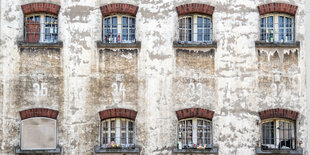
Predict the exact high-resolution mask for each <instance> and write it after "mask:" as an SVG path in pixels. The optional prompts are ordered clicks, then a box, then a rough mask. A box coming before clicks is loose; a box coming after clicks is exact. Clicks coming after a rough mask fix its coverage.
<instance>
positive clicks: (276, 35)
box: [259, 13, 295, 43]
mask: <svg viewBox="0 0 310 155" xmlns="http://www.w3.org/2000/svg"><path fill="white" fill-rule="evenodd" d="M268 17H273V27H268ZM279 17H284V21H283V22H284V23H283V24H284V27H283V28H281V29H283V39H280V27H279ZM263 18H266V23H265V24H266V27H263V26H262V25H263V24H262V19H263ZM286 18H290V19H291V24H292V26H291V27H286V20H285V19H286ZM259 19H260V21H259V23H260V36H259V40H260V41H263V42H275V43H292V42H295V18H294V16H291V15H287V14H278V13H271V14H265V15H263V16H260V18H259ZM271 30H273V41H272V40H271V39H270V34H271ZM287 30H291V33H292V34H291V35H292V38H291V39H289V38H288V37H286V36H285V35H286V34H287V33H286V31H287ZM264 35H265V37H263V36H264Z"/></svg>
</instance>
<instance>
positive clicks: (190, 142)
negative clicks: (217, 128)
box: [177, 118, 213, 148]
mask: <svg viewBox="0 0 310 155" xmlns="http://www.w3.org/2000/svg"><path fill="white" fill-rule="evenodd" d="M199 120H201V121H203V122H204V123H209V124H208V125H209V126H205V127H203V139H205V141H204V140H203V144H200V146H204V145H206V148H212V145H213V129H212V121H210V120H207V119H203V118H187V119H182V120H179V122H178V127H177V139H178V144H179V143H180V142H181V143H182V148H183V146H186V147H187V148H193V147H194V144H195V145H196V147H197V146H198V145H197V144H198V121H199ZM187 121H192V125H191V126H189V125H187ZM182 122H184V124H185V127H183V128H184V129H183V128H182V125H181V124H182ZM208 127H209V130H210V131H209V134H210V137H207V133H204V130H208ZM188 128H189V129H191V131H192V136H191V140H188V139H187V138H188V137H190V136H188V135H187V134H188V131H187V130H188ZM183 130H185V135H184V134H182V133H183V132H182V131H183ZM205 134H206V136H204V135H205ZM180 137H182V138H180ZM183 137H184V138H185V139H183ZM207 139H210V143H209V144H208V143H207V141H208V140H207Z"/></svg>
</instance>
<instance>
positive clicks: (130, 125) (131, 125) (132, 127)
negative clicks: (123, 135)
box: [128, 122, 134, 131]
mask: <svg viewBox="0 0 310 155" xmlns="http://www.w3.org/2000/svg"><path fill="white" fill-rule="evenodd" d="M128 130H129V131H133V130H134V124H133V122H129V123H128Z"/></svg>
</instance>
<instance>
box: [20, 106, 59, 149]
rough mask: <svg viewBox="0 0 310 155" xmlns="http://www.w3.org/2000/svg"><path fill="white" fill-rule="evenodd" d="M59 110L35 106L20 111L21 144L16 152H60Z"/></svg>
mask: <svg viewBox="0 0 310 155" xmlns="http://www.w3.org/2000/svg"><path fill="white" fill-rule="evenodd" d="M58 113H59V112H58V111H56V110H52V109H46V108H33V109H27V110H23V111H20V112H19V114H20V118H21V123H20V146H18V147H16V149H15V153H16V154H26V153H27V154H28V153H29V154H32V153H34V154H36V153H38V152H40V153H43V154H44V153H53V154H60V152H61V151H60V150H61V149H60V147H59V146H58V145H57V116H58Z"/></svg>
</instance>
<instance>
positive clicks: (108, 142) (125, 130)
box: [101, 118, 135, 148]
mask: <svg viewBox="0 0 310 155" xmlns="http://www.w3.org/2000/svg"><path fill="white" fill-rule="evenodd" d="M101 131H102V132H101V135H102V136H101V147H102V148H134V147H135V123H134V121H132V120H130V119H125V118H111V119H106V120H103V121H102V122H101Z"/></svg>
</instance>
